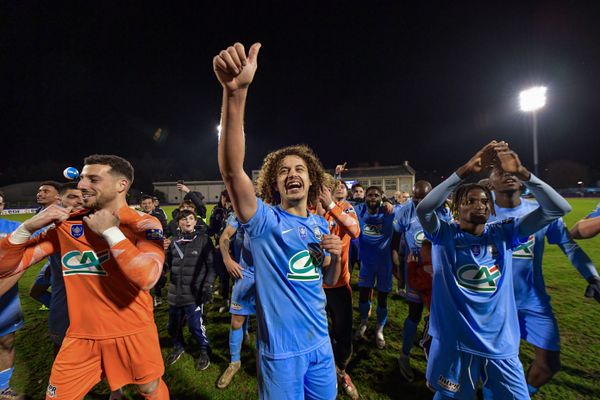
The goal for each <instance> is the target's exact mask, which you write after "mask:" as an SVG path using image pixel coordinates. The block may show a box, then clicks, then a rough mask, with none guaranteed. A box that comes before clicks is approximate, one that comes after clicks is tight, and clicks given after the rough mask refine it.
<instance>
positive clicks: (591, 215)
mask: <svg viewBox="0 0 600 400" xmlns="http://www.w3.org/2000/svg"><path fill="white" fill-rule="evenodd" d="M595 217H600V203H598V205H597V206H596V209H595V210H594V211H592V212H591V213H589V214H588V215H587V216H586V217H585V219H588V218H595Z"/></svg>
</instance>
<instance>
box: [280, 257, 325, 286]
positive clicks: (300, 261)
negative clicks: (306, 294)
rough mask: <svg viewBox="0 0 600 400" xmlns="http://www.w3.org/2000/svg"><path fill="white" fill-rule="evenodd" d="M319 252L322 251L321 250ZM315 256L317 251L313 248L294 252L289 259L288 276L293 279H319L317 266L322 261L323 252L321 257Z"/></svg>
mask: <svg viewBox="0 0 600 400" xmlns="http://www.w3.org/2000/svg"><path fill="white" fill-rule="evenodd" d="M319 253H321V252H320V251H319ZM315 256H316V254H315V251H311V250H302V251H299V252H298V253H296V254H294V255H293V256H292V258H290V260H289V261H288V267H289V269H290V272H288V273H287V278H288V279H289V280H291V281H316V280H319V278H320V276H319V271H318V270H317V267H318V266H319V265H320V263H321V262H322V253H321V256H320V257H321V259H319V258H317V257H315Z"/></svg>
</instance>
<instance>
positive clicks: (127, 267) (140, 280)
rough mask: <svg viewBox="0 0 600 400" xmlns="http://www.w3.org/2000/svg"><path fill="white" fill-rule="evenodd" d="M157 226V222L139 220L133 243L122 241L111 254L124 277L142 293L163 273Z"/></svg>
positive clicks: (158, 227)
mask: <svg viewBox="0 0 600 400" xmlns="http://www.w3.org/2000/svg"><path fill="white" fill-rule="evenodd" d="M157 230H158V231H160V230H161V225H160V222H158V220H157V219H156V218H149V217H142V218H141V219H140V220H139V221H138V222H137V224H136V227H135V231H134V232H135V240H134V241H131V240H129V239H127V238H126V239H124V240H121V241H120V242H118V243H115V244H114V245H113V246H112V247H111V248H110V252H111V254H112V256H113V257H114V259H115V261H116V263H117V265H118V266H119V268H120V269H121V272H123V274H124V275H125V277H126V278H127V279H128V280H129V281H130V282H131V283H133V284H134V285H135V286H137V287H138V288H140V289H142V290H149V289H150V288H152V287H153V286H154V285H155V284H156V282H157V281H158V279H159V278H160V275H161V273H162V266H163V263H164V260H165V252H164V250H163V238H162V235H157V234H156V232H157Z"/></svg>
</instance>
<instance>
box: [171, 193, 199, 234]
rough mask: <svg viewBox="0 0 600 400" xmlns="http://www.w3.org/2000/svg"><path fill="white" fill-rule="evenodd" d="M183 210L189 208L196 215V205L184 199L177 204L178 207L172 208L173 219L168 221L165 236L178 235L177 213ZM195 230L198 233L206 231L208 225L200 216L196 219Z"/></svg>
mask: <svg viewBox="0 0 600 400" xmlns="http://www.w3.org/2000/svg"><path fill="white" fill-rule="evenodd" d="M183 210H190V211H192V212H194V213H195V214H196V215H198V211H197V210H198V209H197V208H196V205H195V204H194V203H193V202H192V201H191V200H184V201H182V202H181V204H179V207H178V208H176V209H174V210H173V212H172V213H171V215H172V216H173V219H172V220H171V221H170V222H169V225H168V226H167V230H166V231H165V237H167V238H170V237H174V236H177V235H179V223H178V222H177V214H179V213H180V212H181V211H183ZM195 231H196V232H198V233H206V232H207V231H208V226H207V225H206V222H204V221H203V220H202V218H197V219H196V228H195Z"/></svg>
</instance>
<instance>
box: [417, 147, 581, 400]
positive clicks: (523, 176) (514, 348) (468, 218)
mask: <svg viewBox="0 0 600 400" xmlns="http://www.w3.org/2000/svg"><path fill="white" fill-rule="evenodd" d="M493 165H496V166H497V167H498V168H501V169H502V170H503V171H505V172H508V173H511V174H513V175H515V176H516V177H517V178H518V179H520V180H521V181H523V182H524V184H525V185H526V186H527V187H528V188H529V189H530V190H531V192H532V193H533V194H534V195H535V196H536V198H537V200H538V202H539V204H540V207H538V208H536V209H535V210H534V211H532V212H530V213H529V214H526V215H524V216H523V217H520V218H516V219H506V220H504V221H499V222H496V223H491V224H486V222H487V220H488V218H489V216H490V214H494V204H493V200H492V196H491V193H490V191H489V189H488V188H487V187H484V186H481V185H479V184H466V185H461V186H459V184H460V183H461V181H462V179H464V178H466V177H468V176H471V175H472V174H477V173H480V172H482V171H483V170H485V169H487V168H490V167H491V166H493ZM457 186H459V187H458V188H457ZM455 188H457V189H456V192H455V195H454V199H453V202H452V210H453V212H454V216H455V218H456V222H446V221H443V220H441V219H440V218H438V217H437V214H436V212H435V211H436V209H437V208H438V207H439V206H441V205H442V204H443V203H444V201H445V200H446V198H447V196H448V195H449V194H450V193H451V192H452V190H453V189H455ZM570 209H571V207H570V206H569V203H567V202H566V200H564V199H563V198H562V197H560V195H559V194H558V193H556V192H555V191H554V190H553V189H552V188H551V187H550V186H548V185H547V184H545V183H544V182H542V181H541V180H540V179H538V178H537V177H535V176H534V175H533V174H531V173H530V172H529V171H528V170H527V169H526V168H525V167H523V166H522V165H521V162H520V161H519V158H518V156H517V155H516V153H514V152H513V151H511V150H510V149H509V148H508V145H507V144H506V143H504V142H496V141H493V142H491V143H489V144H488V145H486V146H485V147H484V148H483V149H482V150H480V151H479V152H478V153H477V154H476V155H475V156H473V158H471V160H469V161H468V162H467V163H466V164H465V165H463V166H462V167H460V168H459V169H458V170H456V172H455V173H453V174H452V175H451V176H450V177H449V178H448V179H446V180H445V181H444V182H442V183H441V184H440V185H439V186H437V187H436V188H434V189H433V190H432V191H431V192H430V193H429V194H428V195H427V197H425V199H423V200H422V201H421V203H420V204H419V206H418V207H417V215H418V217H419V221H420V222H421V225H422V226H423V229H424V231H425V232H426V236H427V237H428V238H429V239H430V240H431V241H432V243H433V248H432V260H433V295H432V303H431V319H430V326H429V333H430V335H431V336H432V338H433V340H432V343H431V349H430V353H429V359H428V363H427V373H426V376H427V381H428V383H429V385H430V386H431V387H433V388H434V389H435V390H436V391H437V393H436V395H435V397H434V398H435V399H447V398H458V399H473V398H474V396H475V393H476V389H477V386H478V384H479V381H481V383H482V384H483V387H484V393H486V394H487V395H488V397H489V395H491V396H493V397H494V398H497V399H529V392H528V390H527V383H526V381H525V374H524V372H523V366H522V364H521V362H520V361H519V358H518V355H519V339H520V334H519V320H518V314H517V307H516V302H515V296H514V288H513V272H512V251H513V249H514V248H516V247H517V246H518V245H519V244H520V241H519V238H522V237H529V235H531V234H533V233H534V232H537V231H538V230H540V229H542V228H543V227H544V226H546V225H548V224H549V223H551V222H553V221H555V220H556V219H558V218H560V217H561V216H563V215H564V214H566V213H567V212H569V211H570Z"/></svg>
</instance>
